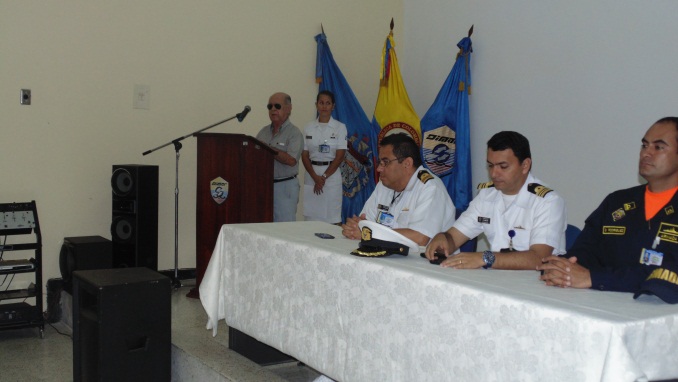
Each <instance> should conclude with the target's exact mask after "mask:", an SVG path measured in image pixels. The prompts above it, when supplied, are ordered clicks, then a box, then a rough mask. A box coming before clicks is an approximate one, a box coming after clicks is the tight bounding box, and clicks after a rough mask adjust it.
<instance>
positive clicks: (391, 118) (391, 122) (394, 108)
mask: <svg viewBox="0 0 678 382" xmlns="http://www.w3.org/2000/svg"><path fill="white" fill-rule="evenodd" d="M381 61H382V65H381V76H380V79H381V81H380V84H379V96H378V97H377V105H376V106H375V108H374V117H373V118H372V126H373V127H374V129H375V131H376V133H377V142H380V141H381V139H382V138H384V137H385V136H386V135H388V134H391V133H393V132H405V133H407V134H409V135H410V136H412V138H414V140H415V141H416V142H417V144H418V145H421V128H420V123H419V116H417V113H416V112H415V111H414V108H413V107H412V103H411V102H410V97H408V96H407V90H405V84H404V83H403V80H402V77H401V76H400V69H399V67H398V58H397V57H396V52H395V42H394V41H393V20H391V32H390V33H389V34H388V37H387V38H386V41H385V42H384V49H383V51H382V55H381Z"/></svg>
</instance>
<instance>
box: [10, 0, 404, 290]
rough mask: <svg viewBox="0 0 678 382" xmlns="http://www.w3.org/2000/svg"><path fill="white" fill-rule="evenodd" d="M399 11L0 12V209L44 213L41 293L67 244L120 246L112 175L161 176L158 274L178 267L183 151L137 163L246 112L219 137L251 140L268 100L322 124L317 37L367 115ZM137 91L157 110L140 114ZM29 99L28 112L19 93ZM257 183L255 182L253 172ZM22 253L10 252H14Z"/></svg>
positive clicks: (83, 7) (300, 5)
mask: <svg viewBox="0 0 678 382" xmlns="http://www.w3.org/2000/svg"><path fill="white" fill-rule="evenodd" d="M391 17H394V18H395V20H396V30H395V31H396V34H398V33H400V30H401V29H402V27H401V26H402V18H403V17H402V3H401V0H370V1H363V0H344V1H330V0H319V1H313V2H311V1H303V0H286V1H266V0H248V1H235V0H211V1H209V0H199V1H180V0H174V1H164V0H163V1H161V0H143V1H130V0H128V1H111V2H102V1H91V0H69V1H49V2H45V1H37V0H26V1H12V0H0V132H1V133H2V135H1V138H0V179H1V182H2V183H1V186H0V202H1V203H7V202H13V201H17V202H18V201H30V200H33V199H34V200H36V201H37V205H38V213H39V217H40V222H41V226H42V233H43V241H44V243H43V249H44V263H45V264H44V268H45V269H44V279H45V280H47V279H49V278H52V277H60V273H59V268H58V256H59V250H60V248H61V242H62V240H63V238H64V237H69V236H89V235H101V236H104V237H106V238H110V233H109V226H110V223H111V187H110V176H111V166H112V165H114V164H128V163H140V164H153V165H159V166H160V195H158V199H159V207H160V216H159V219H160V227H159V267H160V269H171V268H173V267H174V167H175V153H174V148H173V146H171V145H170V146H168V147H166V148H164V149H162V150H159V151H157V152H155V153H153V154H151V155H148V156H142V155H141V154H142V153H143V152H144V151H146V150H149V149H152V148H155V147H157V146H160V145H161V144H164V143H166V142H169V141H171V140H172V139H175V138H178V137H181V136H184V135H187V134H189V133H191V132H193V131H195V130H198V129H201V128H203V127H206V126H208V125H211V124H212V123H215V122H217V121H220V120H223V119H225V118H227V117H230V116H233V115H234V114H236V113H238V112H240V111H241V110H242V108H243V106H245V105H250V106H251V107H252V112H251V113H250V114H249V116H247V118H246V119H245V121H243V122H242V123H240V124H239V123H237V122H236V121H231V122H229V123H228V124H226V125H222V126H220V127H217V128H214V129H212V130H210V132H214V133H217V132H221V133H227V132H233V133H246V134H251V135H255V134H256V132H257V131H258V130H259V129H260V128H261V126H264V125H265V124H267V123H269V121H268V114H267V110H266V108H265V105H266V103H267V101H268V97H269V95H270V94H272V93H273V92H276V91H286V92H288V93H289V94H291V96H292V100H293V105H294V109H293V113H292V117H291V119H292V121H293V122H294V123H296V124H297V125H298V126H299V127H300V128H301V127H303V125H304V124H305V123H306V122H308V121H309V120H311V119H312V118H314V117H315V107H314V102H315V95H316V93H317V84H316V83H315V58H316V43H315V40H314V39H313V37H314V36H315V35H316V34H318V33H320V24H321V23H322V24H323V26H324V29H325V32H326V34H327V36H328V41H329V44H330V47H331V48H332V51H333V53H334V56H335V59H336V60H337V62H338V64H339V65H340V67H341V69H342V71H343V72H344V74H345V75H346V77H347V78H348V79H349V81H350V82H351V85H352V87H353V90H354V91H355V93H356V95H357V97H358V99H359V101H360V102H361V104H362V105H364V106H365V107H366V111H367V112H368V115H371V113H372V108H373V105H374V102H375V101H376V95H377V91H378V85H379V80H378V73H379V65H380V59H381V58H380V55H381V49H382V45H383V42H384V39H385V38H386V36H387V34H388V31H389V27H388V26H389V23H390V20H391ZM136 84H140V85H149V86H150V109H149V110H140V109H133V108H132V95H133V89H134V86H135V85H136ZM22 88H28V89H31V90H32V93H33V104H32V105H31V106H22V105H19V91H20V89H22ZM195 168H196V142H195V140H194V139H193V138H189V139H186V140H184V142H183V149H182V150H181V159H180V174H179V176H180V185H179V190H180V196H179V199H180V206H179V221H180V225H179V232H180V236H179V254H180V261H179V266H180V267H181V268H191V267H195V203H196V202H195V200H196V195H195V191H196V190H195V189H196V184H195V182H196V176H195ZM255 170H256V169H253V171H255ZM11 240H12V239H11V238H10V241H11Z"/></svg>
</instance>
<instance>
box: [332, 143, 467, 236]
mask: <svg viewBox="0 0 678 382" xmlns="http://www.w3.org/2000/svg"><path fill="white" fill-rule="evenodd" d="M377 172H378V173H379V183H378V184H377V186H376V188H375V189H374V191H373V192H372V195H370V197H369V199H368V200H367V202H365V206H364V207H363V209H362V211H361V213H360V217H356V216H354V217H352V218H348V219H347V220H346V224H344V225H342V228H343V231H342V232H343V234H344V236H346V237H348V238H349V239H355V240H358V239H360V229H359V227H358V222H359V221H360V220H365V219H367V220H369V221H375V222H377V223H380V224H383V225H385V226H387V227H391V228H393V229H394V230H395V231H397V232H399V233H401V234H402V235H404V236H405V237H407V238H408V239H410V240H412V241H414V242H415V243H417V244H418V245H421V246H424V245H426V244H427V243H428V242H429V240H430V239H431V237H432V236H433V235H435V234H436V233H438V232H440V231H444V230H447V229H448V228H450V227H452V224H453V223H454V218H455V216H456V214H455V212H456V210H455V208H454V204H452V200H451V199H450V195H449V194H448V193H447V189H446V188H445V186H444V185H443V183H442V181H441V180H440V179H438V177H437V176H435V175H433V174H432V173H431V172H429V171H428V170H426V169H425V168H424V167H423V166H422V165H421V155H420V149H419V146H418V145H417V143H416V142H415V141H414V140H413V139H412V138H411V137H410V136H409V135H407V134H391V135H389V136H387V137H385V138H384V139H382V140H381V142H380V144H379V165H378V166H377Z"/></svg>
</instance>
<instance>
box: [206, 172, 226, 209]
mask: <svg viewBox="0 0 678 382" xmlns="http://www.w3.org/2000/svg"><path fill="white" fill-rule="evenodd" d="M210 194H211V195H212V199H213V200H214V201H215V202H216V203H217V204H221V203H223V202H225V201H226V198H227V197H228V182H227V181H225V180H224V178H222V177H218V178H215V179H212V180H211V181H210Z"/></svg>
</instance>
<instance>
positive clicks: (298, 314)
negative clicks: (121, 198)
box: [200, 222, 678, 382]
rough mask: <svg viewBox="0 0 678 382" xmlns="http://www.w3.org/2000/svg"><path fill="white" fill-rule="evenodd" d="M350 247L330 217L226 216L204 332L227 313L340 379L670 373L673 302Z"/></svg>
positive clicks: (674, 349)
mask: <svg viewBox="0 0 678 382" xmlns="http://www.w3.org/2000/svg"><path fill="white" fill-rule="evenodd" d="M318 232H323V233H329V234H332V235H334V236H335V237H336V238H335V239H321V238H318V237H316V236H315V235H314V233H318ZM357 245H358V242H357V241H353V240H348V239H345V238H343V237H342V236H341V229H340V228H339V227H337V226H333V225H330V224H325V223H318V222H294V223H261V224H234V225H224V226H223V227H222V228H221V232H220V234H219V237H218V240H217V243H216V246H215V248H214V253H213V254H212V258H211V260H210V263H209V265H208V267H207V270H206V272H205V277H204V278H203V280H202V283H201V285H200V299H201V301H202V304H203V307H204V308H205V310H206V312H207V315H208V317H209V320H208V323H207V328H208V329H212V330H213V331H214V334H215V335H216V330H217V322H218V320H221V319H225V320H226V323H227V325H229V326H230V327H233V328H235V329H237V330H240V331H242V332H244V333H246V334H248V335H250V336H252V337H254V338H256V339H257V340H259V341H261V342H263V343H266V344H268V345H270V346H272V347H274V348H276V349H278V350H280V351H282V352H283V353H286V354H289V355H291V356H293V357H294V358H296V359H298V360H300V361H302V362H304V363H306V364H307V365H309V366H311V367H313V368H315V369H317V370H319V371H321V372H322V373H324V374H325V375H327V376H329V377H331V378H333V379H335V380H339V381H343V382H351V381H360V382H363V381H407V382H411V381H452V380H454V381H507V380H514V381H545V380H548V381H611V382H612V381H614V382H618V381H636V380H638V381H643V380H648V379H649V380H661V379H669V378H676V377H678V306H677V305H669V304H666V303H664V302H662V301H661V300H659V299H658V298H656V297H655V296H650V295H643V296H641V297H640V298H639V299H637V300H634V299H633V296H632V295H631V294H628V293H616V292H601V291H595V290H577V289H560V288H554V287H547V286H545V285H543V284H542V283H541V282H540V281H539V280H538V273H537V272H536V271H502V270H494V269H490V270H484V269H478V270H454V269H449V268H442V267H439V266H435V265H431V264H429V262H428V261H427V260H425V259H423V258H421V257H420V256H419V254H411V255H409V256H399V255H394V256H390V257H386V258H362V257H356V256H353V255H351V254H350V252H351V250H353V249H355V248H357Z"/></svg>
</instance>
